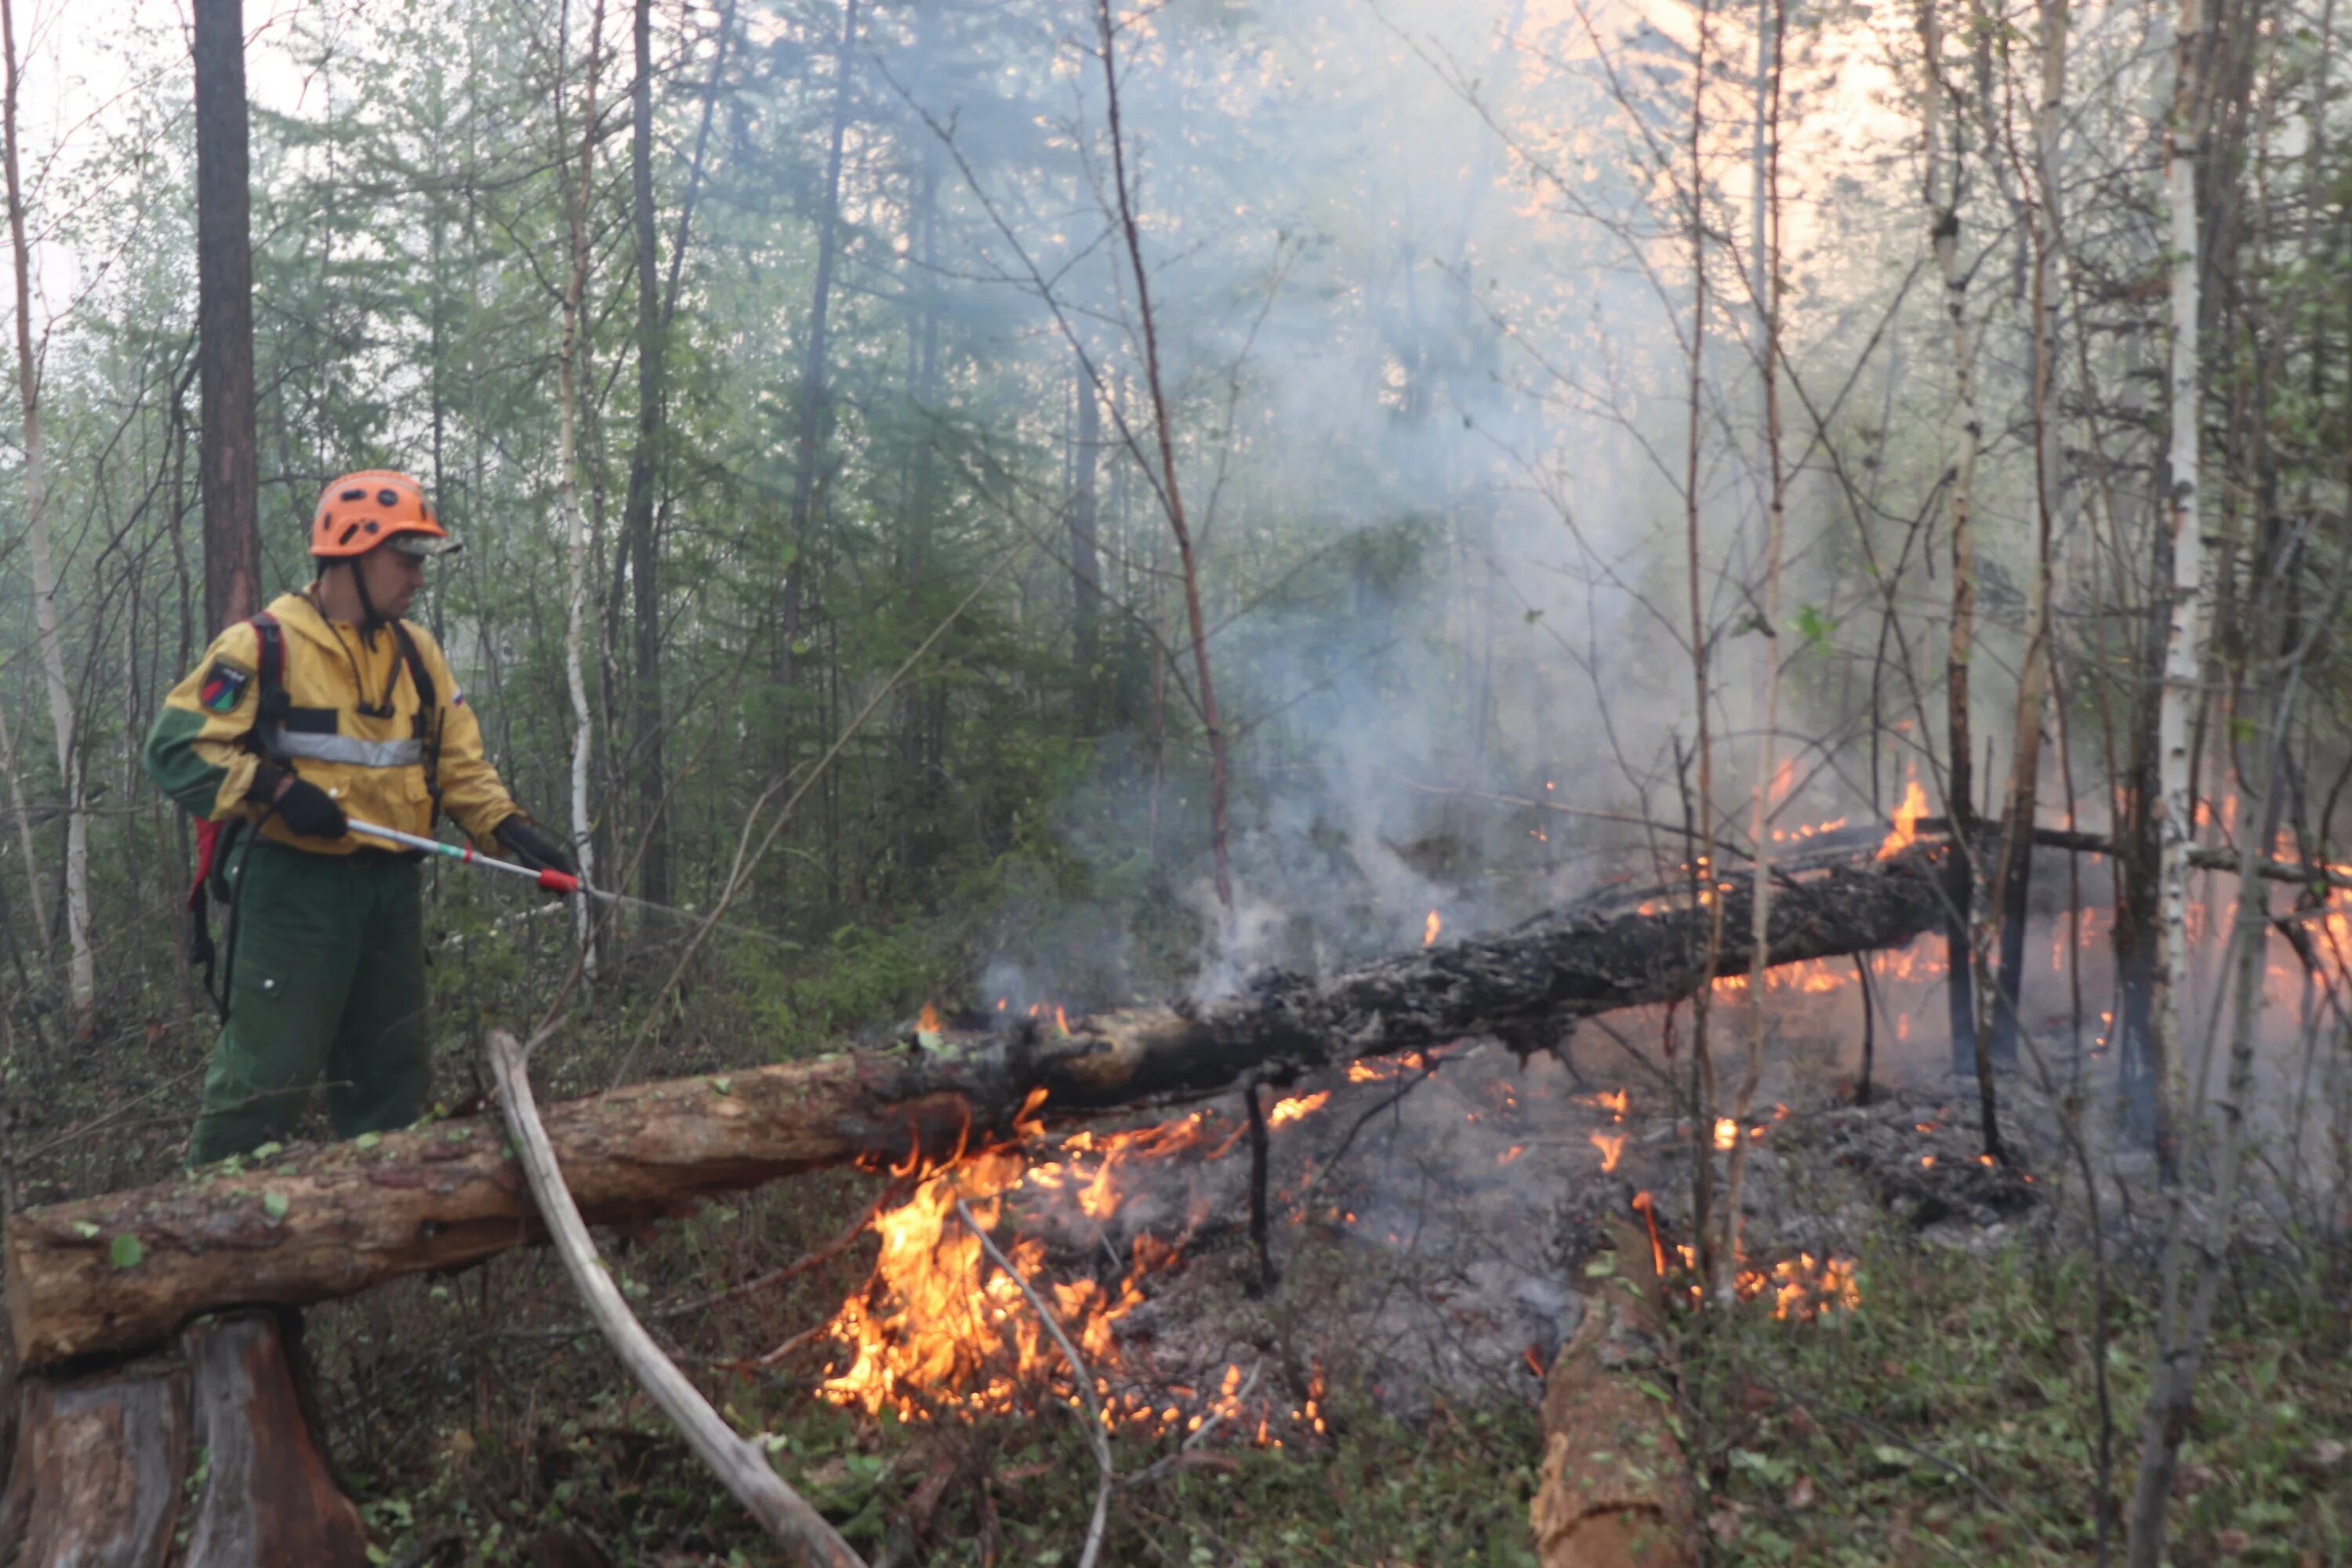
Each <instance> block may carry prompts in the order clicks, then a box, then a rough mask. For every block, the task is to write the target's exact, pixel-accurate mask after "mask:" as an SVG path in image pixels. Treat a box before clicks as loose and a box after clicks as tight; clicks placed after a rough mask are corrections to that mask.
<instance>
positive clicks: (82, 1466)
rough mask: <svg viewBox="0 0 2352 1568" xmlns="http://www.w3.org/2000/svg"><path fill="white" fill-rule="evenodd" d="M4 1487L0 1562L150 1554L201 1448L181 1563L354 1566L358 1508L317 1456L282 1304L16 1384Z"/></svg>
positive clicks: (360, 1554)
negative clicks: (169, 1356) (169, 1343)
mask: <svg viewBox="0 0 2352 1568" xmlns="http://www.w3.org/2000/svg"><path fill="white" fill-rule="evenodd" d="M16 1421H17V1427H16V1433H17V1436H16V1458H15V1461H14V1463H13V1464H12V1466H11V1467H10V1469H9V1476H8V1488H7V1491H6V1494H5V1500H0V1563H5V1564H8V1565H9V1568H161V1565H162V1564H163V1563H165V1562H166V1561H167V1560H168V1559H169V1558H170V1557H171V1554H172V1548H173V1538H174V1535H175V1534H176V1532H177V1527H178V1525H179V1523H180V1521H181V1517H182V1504H183V1500H184V1497H185V1494H186V1490H187V1485H188V1481H189V1479H190V1475H191V1466H192V1465H193V1464H194V1458H195V1456H196V1454H198V1453H199V1452H201V1453H203V1454H204V1456H205V1469H204V1473H203V1479H202V1486H201V1489H200V1492H199V1495H198V1496H197V1498H196V1503H195V1510H194V1514H193V1516H192V1517H191V1520H190V1524H189V1530H188V1538H187V1539H188V1544H187V1549H186V1552H185V1554H184V1556H182V1557H181V1558H180V1559H179V1562H180V1563H181V1568H280V1565H283V1564H291V1563H301V1564H303V1565H304V1568H364V1565H365V1563H367V1533H366V1531H365V1529H364V1528H363V1527H362V1524H361V1523H360V1517H359V1510H357V1509H356V1508H354V1507H352V1502H351V1500H350V1499H349V1498H346V1497H345V1496H343V1494H342V1490H341V1488H339V1487H338V1486H337V1485H336V1484H335V1480H334V1478H333V1477H332V1476H331V1474H329V1473H328V1469H327V1464H326V1457H325V1452H324V1449H323V1447H321V1445H320V1441H319V1438H318V1436H317V1434H316V1433H315V1432H314V1430H313V1428H312V1426H311V1422H310V1417H309V1415H308V1414H307V1413H306V1411H305V1409H304V1406H303V1400H302V1398H301V1394H300V1392H299V1386H298V1384H297V1382H296V1378H295V1373H294V1369H293V1366H292V1365H291V1364H290V1363H289V1360H288V1357H287V1352H286V1343H285V1339H284V1336H283V1335H282V1334H281V1332H280V1331H279V1327H278V1319H277V1316H276V1315H275V1314H274V1313H271V1312H268V1311H246V1312H237V1313H234V1314H230V1315H226V1316H223V1317H218V1318H209V1319H205V1320H202V1321H198V1322H196V1323H194V1324H192V1325H190V1327H189V1328H188V1329H187V1331H185V1332H184V1334H182V1335H181V1337H180V1345H179V1353H178V1356H177V1357H175V1358H174V1359H173V1360H172V1361H169V1362H160V1363H159V1362H158V1361H157V1360H155V1359H153V1358H150V1359H147V1360H142V1361H140V1362H134V1363H126V1364H123V1365H120V1366H116V1367H113V1368H110V1369H109V1370H107V1371H104V1372H100V1373H90V1374H88V1375H86V1376H82V1377H76V1378H53V1377H50V1376H47V1375H44V1374H39V1373H28V1374H26V1376H24V1377H23V1379H22V1380H21V1381H20V1383H19V1384H18V1397H17V1409H16Z"/></svg>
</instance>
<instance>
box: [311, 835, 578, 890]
mask: <svg viewBox="0 0 2352 1568" xmlns="http://www.w3.org/2000/svg"><path fill="white" fill-rule="evenodd" d="M351 826H352V832H353V833H364V834H366V835H367V836H368V837H371V838H388V839H390V840H391V841H392V842H393V843H394V844H401V845H405V846H406V847H409V848H411V849H422V850H424V851H425V853H426V854H427V855H438V856H440V857H442V858H444V859H448V860H455V861H457V862H458V863H459V864H460V865H466V866H479V867H482V868H484V869H486V870H491V871H504V872H506V873H507V874H508V875H509V876H512V877H528V878H530V879H531V880H532V881H534V882H537V883H538V884H539V885H540V886H541V887H542V888H544V889H547V890H548V891H549V892H551V893H585V894H587V895H588V896H589V897H590V898H593V899H607V900H609V899H612V898H614V897H615V896H616V895H614V894H612V893H600V892H598V891H597V890H596V889H593V888H591V887H587V886H584V885H583V883H582V882H581V880H580V879H579V878H577V877H575V876H572V874H571V873H570V872H568V871H559V870H557V869H556V868H554V867H552V866H550V867H548V868H545V869H543V870H538V871H534V870H532V869H531V868H530V867H528V866H518V865H516V864H515V863H514V862H513V861H511V860H493V859H491V858H489V857H488V856H487V855H477V854H475V853H474V847H473V846H472V845H470V844H463V845H459V844H444V843H442V842H441V841H440V840H439V839H438V838H426V837H422V836H420V835H418V834H415V833H403V832H402V831H401V830H400V829H398V828H397V827H378V826H376V825H375V824H374V823H373V822H362V821H360V820H358V819H357V818H352V819H351Z"/></svg>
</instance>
